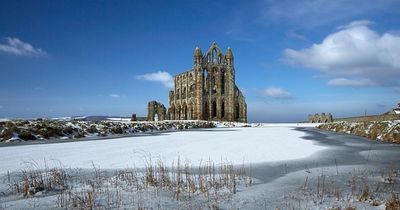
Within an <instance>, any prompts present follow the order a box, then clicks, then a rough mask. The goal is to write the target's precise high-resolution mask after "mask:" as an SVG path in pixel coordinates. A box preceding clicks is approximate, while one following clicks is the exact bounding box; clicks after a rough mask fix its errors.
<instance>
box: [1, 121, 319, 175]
mask: <svg viewBox="0 0 400 210" xmlns="http://www.w3.org/2000/svg"><path fill="white" fill-rule="evenodd" d="M296 126H298V125H297V124H285V125H282V124H280V125H277V124H269V125H263V126H261V127H244V128H242V127H236V128H215V129H207V130H195V131H182V132H169V133H162V134H161V135H148V136H136V137H125V138H117V139H107V140H94V141H77V142H69V143H59V144H39V145H21V146H10V147H0V154H2V158H1V159H0V168H1V172H0V173H5V172H7V171H15V170H19V169H21V167H23V163H24V162H43V160H44V159H46V160H57V161H60V162H61V163H62V164H63V165H64V166H65V167H72V168H92V167H93V165H92V163H94V164H96V165H98V166H100V167H101V168H103V169H115V168H127V167H133V166H135V167H138V168H140V167H144V166H145V163H146V162H145V158H144V157H146V158H148V157H150V156H149V154H151V156H152V157H153V158H161V160H162V161H164V162H165V163H166V164H167V165H170V164H171V163H172V162H173V161H175V163H176V161H177V159H178V157H179V158H180V160H181V161H186V160H188V161H190V163H191V164H192V165H198V164H200V163H201V161H202V162H203V163H204V162H205V161H208V160H212V161H213V162H215V163H219V162H221V161H223V162H225V161H230V162H232V163H233V164H243V163H244V164H248V163H262V162H270V161H281V160H291V159H299V158H304V157H307V156H310V155H312V154H313V153H315V152H317V151H320V150H322V149H324V147H322V146H317V145H314V144H313V143H312V142H311V141H306V140H304V139H302V138H301V137H302V136H304V135H305V134H304V133H303V132H300V131H296V130H294V129H293V128H294V127H296Z"/></svg>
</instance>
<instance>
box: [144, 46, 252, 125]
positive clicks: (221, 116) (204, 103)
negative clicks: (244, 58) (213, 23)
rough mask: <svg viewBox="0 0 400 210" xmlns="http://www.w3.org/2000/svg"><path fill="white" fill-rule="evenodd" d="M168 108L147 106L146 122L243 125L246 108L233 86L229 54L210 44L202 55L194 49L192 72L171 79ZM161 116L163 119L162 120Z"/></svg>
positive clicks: (242, 98)
mask: <svg viewBox="0 0 400 210" xmlns="http://www.w3.org/2000/svg"><path fill="white" fill-rule="evenodd" d="M169 106H170V107H169V108H168V109H167V110H165V111H163V109H166V108H164V106H163V105H162V104H160V103H157V102H155V101H152V102H149V107H148V115H147V119H148V120H150V121H154V120H156V119H169V120H217V121H237V122H247V104H246V101H245V98H244V96H243V94H242V92H241V91H240V90H239V88H238V87H237V86H236V84H235V68H234V57H233V53H232V50H231V49H230V48H229V47H228V49H227V50H226V54H225V55H224V54H223V53H222V52H221V50H220V49H219V47H218V45H217V44H216V43H215V42H214V43H213V44H212V45H211V47H210V48H209V49H208V50H207V52H206V53H205V54H203V53H202V51H201V50H200V48H198V47H196V49H195V51H194V55H193V68H192V69H190V70H189V71H186V72H183V73H181V74H178V75H176V76H175V77H174V90H171V91H170V92H169ZM164 115H165V116H164Z"/></svg>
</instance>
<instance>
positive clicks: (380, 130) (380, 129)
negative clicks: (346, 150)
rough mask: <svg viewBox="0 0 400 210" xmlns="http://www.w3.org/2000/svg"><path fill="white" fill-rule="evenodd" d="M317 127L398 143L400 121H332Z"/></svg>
mask: <svg viewBox="0 0 400 210" xmlns="http://www.w3.org/2000/svg"><path fill="white" fill-rule="evenodd" d="M318 128H319V129H322V130H328V131H335V132H341V133H348V134H353V135H357V136H362V137H366V138H369V139H372V140H378V141H385V142H390V143H397V144H400V121H399V120H395V121H371V122H334V123H327V124H322V125H319V126H318Z"/></svg>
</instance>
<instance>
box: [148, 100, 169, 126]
mask: <svg viewBox="0 0 400 210" xmlns="http://www.w3.org/2000/svg"><path fill="white" fill-rule="evenodd" d="M166 112H167V109H166V108H165V106H164V104H162V103H160V102H157V101H150V102H149V103H148V105H147V121H162V120H166V118H165V117H166V115H167V114H166Z"/></svg>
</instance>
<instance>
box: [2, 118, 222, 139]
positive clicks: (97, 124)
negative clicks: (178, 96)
mask: <svg viewBox="0 0 400 210" xmlns="http://www.w3.org/2000/svg"><path fill="white" fill-rule="evenodd" d="M213 127H216V124H215V123H214V122H208V121H161V122H130V121H126V120H125V121H120V120H115V119H112V120H107V121H80V120H65V119H63V120H14V121H5V122H0V142H9V141H21V140H24V141H27V140H36V139H81V138H84V137H96V136H100V137H115V136H124V135H125V136H126V135H130V134H134V133H148V132H156V131H174V130H184V129H192V128H213Z"/></svg>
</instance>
